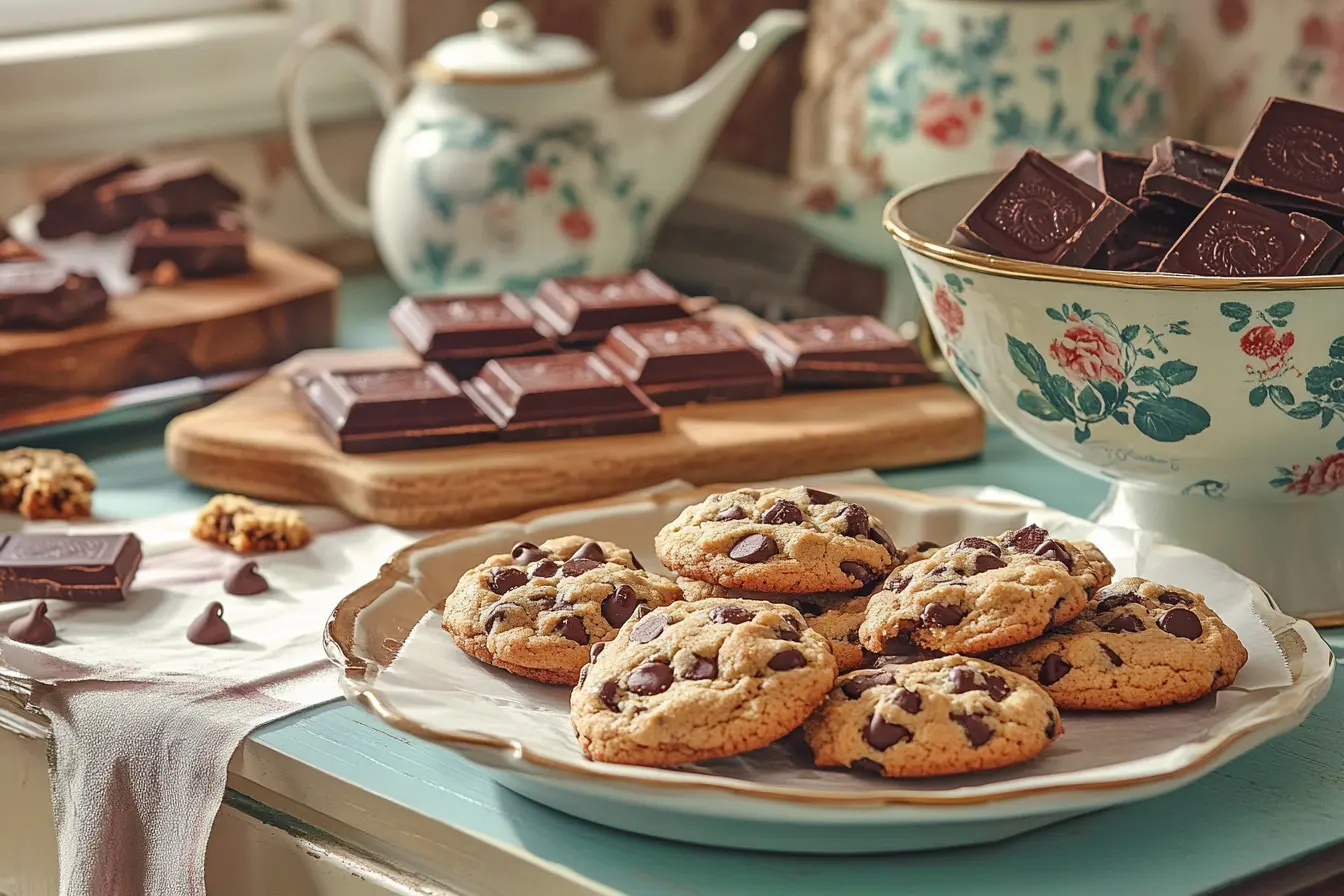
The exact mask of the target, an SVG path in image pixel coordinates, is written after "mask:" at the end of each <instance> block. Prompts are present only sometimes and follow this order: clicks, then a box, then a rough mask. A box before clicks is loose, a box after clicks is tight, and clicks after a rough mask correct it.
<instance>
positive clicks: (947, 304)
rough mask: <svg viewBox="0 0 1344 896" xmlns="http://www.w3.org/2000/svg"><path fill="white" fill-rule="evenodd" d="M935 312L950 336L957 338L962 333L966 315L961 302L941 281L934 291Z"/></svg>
mask: <svg viewBox="0 0 1344 896" xmlns="http://www.w3.org/2000/svg"><path fill="white" fill-rule="evenodd" d="M933 313H934V314H936V315H937V316H938V321H939V323H941V324H942V325H943V329H944V330H945V331H946V332H947V335H948V336H949V337H950V338H952V339H955V338H957V336H958V335H960V334H961V328H962V327H963V326H964V325H965V324H966V315H965V314H964V313H963V312H962V310H961V303H960V302H958V301H957V300H956V299H954V298H952V293H951V292H950V291H949V290H948V288H947V287H946V286H944V285H943V284H941V283H940V284H938V287H937V288H936V289H935V290H934V291H933Z"/></svg>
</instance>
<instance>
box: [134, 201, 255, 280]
mask: <svg viewBox="0 0 1344 896" xmlns="http://www.w3.org/2000/svg"><path fill="white" fill-rule="evenodd" d="M131 245H132V247H133V250H132V254H131V273H132V274H145V273H150V272H152V271H154V270H155V269H157V268H158V267H159V266H160V265H162V264H171V265H172V266H173V268H175V269H176V270H177V272H178V273H179V274H181V276H183V277H187V278H192V277H227V276H229V275H231V274H241V273H244V272H246V271H249V270H251V269H252V265H251V263H250V262H249V261H248V258H247V222H246V221H244V220H243V216H242V215H240V214H238V213H237V212H232V211H226V212H220V213H219V214H218V215H214V216H211V218H210V219H206V220H204V221H201V222H198V223H170V222H168V221H165V220H163V219H161V218H155V219H151V220H148V221H141V222H140V223H139V224H136V225H135V228H134V229H133V230H132V231H131Z"/></svg>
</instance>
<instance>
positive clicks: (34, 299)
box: [0, 261, 108, 330]
mask: <svg viewBox="0 0 1344 896" xmlns="http://www.w3.org/2000/svg"><path fill="white" fill-rule="evenodd" d="M107 299H108V297H107V290H105V289H104V288H103V284H102V282H101V281H99V280H98V278H97V277H86V276H84V275H83V274H74V273H69V272H67V271H65V270H63V269H62V268H59V267H57V266H56V265H54V264H52V263H50V262H48V261H11V262H8V263H3V264H0V330H64V329H67V328H69V327H75V326H78V325H80V324H87V323H91V322H93V321H96V320H102V319H103V318H105V317H107Z"/></svg>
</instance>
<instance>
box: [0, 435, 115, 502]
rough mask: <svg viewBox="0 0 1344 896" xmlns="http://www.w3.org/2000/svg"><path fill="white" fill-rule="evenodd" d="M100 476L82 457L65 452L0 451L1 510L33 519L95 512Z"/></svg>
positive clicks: (35, 450)
mask: <svg viewBox="0 0 1344 896" xmlns="http://www.w3.org/2000/svg"><path fill="white" fill-rule="evenodd" d="M97 486H98V478H97V477H96V476H94V475H93V471H92V470H90V469H89V468H88V466H87V465H86V464H85V463H84V461H83V460H81V459H80V458H78V457H76V456H75V455H73V454H67V453H65V452H64V451H53V450H49V449H45V448H14V449H11V450H9V451H0V511H4V512H7V513H14V512H16V511H17V512H18V513H21V514H23V516H24V517H26V518H27V519H30V520H62V519H78V518H80V517H86V516H89V515H90V514H91V513H92V512H93V490H94V489H95V488H97Z"/></svg>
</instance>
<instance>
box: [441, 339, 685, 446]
mask: <svg viewBox="0 0 1344 896" xmlns="http://www.w3.org/2000/svg"><path fill="white" fill-rule="evenodd" d="M462 391H463V392H465V393H466V394H467V396H468V397H469V398H471V400H472V401H473V402H474V403H475V404H476V406H477V407H478V408H480V410H481V411H482V412H483V413H484V414H485V415H486V416H487V417H489V418H490V419H491V420H492V421H494V423H495V425H496V426H497V427H498V428H499V437H500V439H502V440H504V441H524V440H529V439H563V438H576V437H581V436H602V435H620V434H625V433H639V432H657V431H658V428H659V425H660V424H659V411H658V406H657V405H655V404H654V403H653V402H651V401H650V400H649V399H648V397H647V396H645V395H644V393H643V392H641V391H639V389H637V388H635V387H633V386H628V385H626V384H625V383H624V382H622V381H621V379H620V377H618V376H617V375H616V373H615V372H614V371H613V370H612V369H611V368H610V367H608V366H607V364H606V362H605V361H603V360H602V359H601V358H599V357H598V356H597V355H595V354H592V353H590V352H574V353H571V354H562V355H538V356H535V357H529V358H495V359H494V360H491V361H489V362H488V363H486V365H485V366H484V367H482V368H481V372H480V373H479V374H478V375H477V376H476V377H475V378H473V379H471V380H468V381H467V382H465V383H463V384H462Z"/></svg>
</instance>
